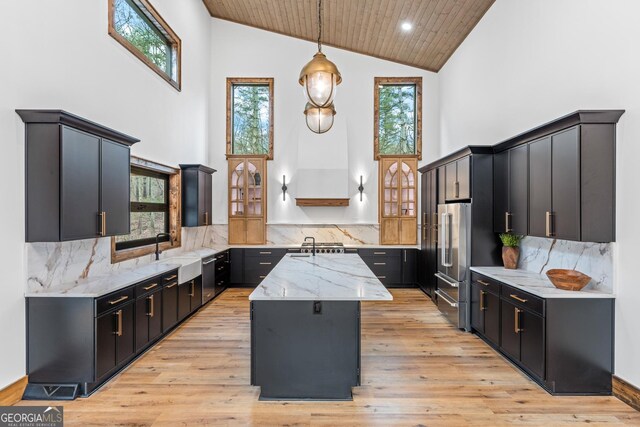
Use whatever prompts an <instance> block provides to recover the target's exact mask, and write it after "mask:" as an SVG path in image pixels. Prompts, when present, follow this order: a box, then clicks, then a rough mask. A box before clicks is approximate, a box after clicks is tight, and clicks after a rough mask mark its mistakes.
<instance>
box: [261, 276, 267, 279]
mask: <svg viewBox="0 0 640 427" xmlns="http://www.w3.org/2000/svg"><path fill="white" fill-rule="evenodd" d="M259 277H260V278H261V279H264V278H265V277H267V276H259Z"/></svg>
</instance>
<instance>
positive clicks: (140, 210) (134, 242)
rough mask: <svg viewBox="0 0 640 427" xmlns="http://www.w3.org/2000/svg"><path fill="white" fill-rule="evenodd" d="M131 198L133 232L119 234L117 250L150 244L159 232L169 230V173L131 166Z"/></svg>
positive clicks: (164, 240)
mask: <svg viewBox="0 0 640 427" xmlns="http://www.w3.org/2000/svg"><path fill="white" fill-rule="evenodd" d="M130 200H131V219H130V221H131V232H130V233H129V234H127V235H125V236H117V237H116V250H121V249H130V248H134V247H138V246H145V245H150V244H152V243H155V241H156V239H155V237H156V235H157V234H158V233H169V230H170V228H169V225H170V221H169V175H167V174H163V173H159V172H154V171H150V170H146V169H142V168H139V167H135V166H132V167H131V183H130ZM160 241H161V242H166V241H169V238H168V237H163V238H161V239H160Z"/></svg>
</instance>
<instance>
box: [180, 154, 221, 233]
mask: <svg viewBox="0 0 640 427" xmlns="http://www.w3.org/2000/svg"><path fill="white" fill-rule="evenodd" d="M180 168H181V169H182V225H183V226H184V227H199V226H204V225H211V221H212V212H213V209H212V207H213V206H212V201H211V197H212V192H213V184H212V183H213V173H215V172H216V170H215V169H211V168H210V167H207V166H204V165H180Z"/></svg>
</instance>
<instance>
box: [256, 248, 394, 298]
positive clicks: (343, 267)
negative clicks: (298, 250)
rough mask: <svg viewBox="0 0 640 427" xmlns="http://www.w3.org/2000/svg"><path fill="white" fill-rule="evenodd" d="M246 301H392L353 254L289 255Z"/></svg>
mask: <svg viewBox="0 0 640 427" xmlns="http://www.w3.org/2000/svg"><path fill="white" fill-rule="evenodd" d="M249 300H252V301H256V300H268V301H275V300H280V301H282V300H291V301H302V300H317V301H391V300H393V296H392V295H391V294H390V293H389V291H387V289H386V288H385V287H384V285H383V284H382V283H381V282H380V280H378V278H377V277H376V276H375V275H374V274H373V272H372V271H371V270H370V269H369V267H367V265H366V264H365V263H364V261H362V259H361V258H360V257H359V256H358V255H356V254H319V255H316V256H315V257H314V256H309V257H300V256H295V255H294V254H288V255H285V257H284V258H283V259H282V261H280V262H279V263H278V265H276V266H275V268H274V269H273V270H271V273H269V274H268V275H267V277H266V278H265V279H264V280H263V281H262V283H260V285H258V287H257V288H256V289H255V290H254V291H253V292H252V293H251V295H250V296H249Z"/></svg>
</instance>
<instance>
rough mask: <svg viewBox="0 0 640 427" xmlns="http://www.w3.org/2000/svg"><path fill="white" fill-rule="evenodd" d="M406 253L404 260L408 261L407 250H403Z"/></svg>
mask: <svg viewBox="0 0 640 427" xmlns="http://www.w3.org/2000/svg"><path fill="white" fill-rule="evenodd" d="M402 252H403V253H404V262H407V250H406V249H405V250H403V251H402Z"/></svg>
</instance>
